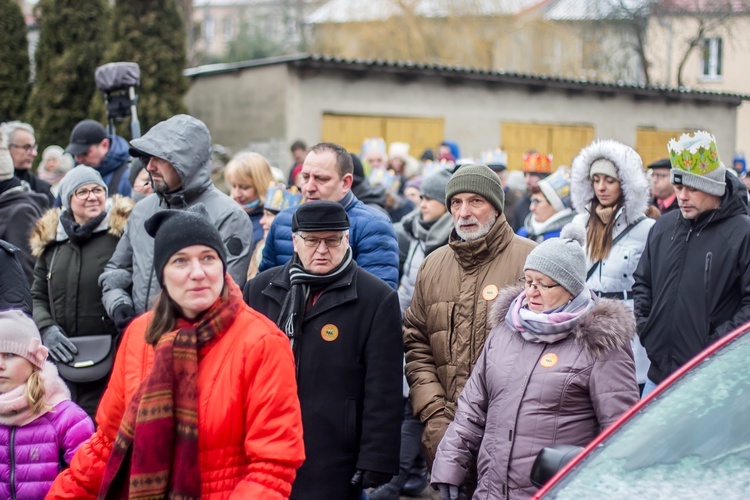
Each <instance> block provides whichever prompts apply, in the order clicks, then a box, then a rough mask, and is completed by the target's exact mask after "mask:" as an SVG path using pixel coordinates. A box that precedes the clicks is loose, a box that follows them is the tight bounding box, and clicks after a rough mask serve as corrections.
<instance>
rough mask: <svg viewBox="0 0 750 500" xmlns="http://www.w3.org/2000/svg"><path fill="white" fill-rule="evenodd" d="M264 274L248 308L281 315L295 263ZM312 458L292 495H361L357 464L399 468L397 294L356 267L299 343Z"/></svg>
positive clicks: (249, 291) (344, 499)
mask: <svg viewBox="0 0 750 500" xmlns="http://www.w3.org/2000/svg"><path fill="white" fill-rule="evenodd" d="M291 264H292V261H290V262H288V263H287V264H286V265H284V266H279V267H274V268H272V269H269V270H267V271H264V272H262V273H260V274H259V275H258V276H256V277H255V278H254V279H253V280H252V281H249V282H248V283H247V284H246V285H245V288H244V298H245V302H247V303H248V304H249V305H250V307H252V308H253V309H255V310H257V311H259V312H261V313H262V314H265V315H266V316H267V317H268V318H270V319H271V320H272V321H276V320H277V319H278V315H279V312H280V310H281V306H282V304H283V303H284V299H285V297H286V295H287V293H288V292H289V290H290V283H289V267H290V266H291ZM293 351H294V357H295V361H296V364H297V384H298V394H299V399H300V404H301V407H302V425H303V429H304V440H305V455H306V457H307V458H306V460H305V463H304V464H303V465H302V467H301V468H300V469H299V470H298V471H297V478H296V480H295V482H294V484H293V486H292V495H291V498H292V499H293V500H306V499H310V500H312V499H316V500H317V499H322V498H325V499H327V500H349V499H352V500H359V498H360V495H361V492H362V486H361V483H360V484H357V485H352V484H351V478H352V476H353V475H354V473H355V472H356V470H357V469H361V470H365V471H376V472H381V473H386V474H394V475H395V474H397V473H398V462H399V448H400V440H401V416H402V411H403V401H402V396H401V385H402V376H403V367H402V356H403V351H404V349H403V341H402V337H401V313H400V309H399V303H398V295H397V294H396V292H395V290H393V289H392V288H391V287H390V286H388V285H387V284H386V283H385V282H384V281H382V280H381V279H379V278H377V277H375V276H374V275H372V274H370V273H368V272H367V271H365V270H363V269H361V268H359V267H358V266H357V264H356V263H355V262H352V265H351V266H350V268H349V269H348V270H347V271H346V272H344V273H343V274H342V276H341V277H340V278H339V279H338V280H337V281H336V282H334V283H332V284H331V285H329V286H328V287H326V288H325V289H324V291H323V292H322V294H321V295H320V297H319V298H318V300H317V301H316V302H315V304H314V305H313V306H312V307H311V308H309V310H308V311H307V312H306V313H305V317H304V319H303V323H302V334H301V335H300V336H299V337H298V338H296V339H295V341H294V344H293Z"/></svg>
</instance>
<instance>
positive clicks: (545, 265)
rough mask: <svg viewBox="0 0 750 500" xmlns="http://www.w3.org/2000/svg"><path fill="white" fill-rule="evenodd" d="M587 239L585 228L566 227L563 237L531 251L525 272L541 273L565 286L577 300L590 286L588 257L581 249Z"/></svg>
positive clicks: (573, 225) (551, 239)
mask: <svg viewBox="0 0 750 500" xmlns="http://www.w3.org/2000/svg"><path fill="white" fill-rule="evenodd" d="M584 238H585V233H584V230H583V228H581V227H580V226H578V225H575V224H568V225H566V226H565V227H564V228H563V230H562V232H561V233H560V237H559V238H550V239H548V240H544V241H543V242H542V243H541V244H540V245H539V246H538V247H536V248H535V249H534V250H532V251H531V253H530V254H529V256H528V257H526V264H524V266H523V270H524V271H526V270H527V269H531V270H532V271H538V272H540V273H542V274H543V275H545V276H547V277H549V278H550V279H552V280H553V281H555V282H556V283H559V284H560V285H562V287H563V288H565V289H566V290H567V291H569V292H570V293H572V294H573V296H574V297H575V296H577V295H579V294H580V293H581V292H582V291H583V288H584V286H585V284H586V255H585V254H584V253H583V247H582V246H581V245H582V243H583V240H584Z"/></svg>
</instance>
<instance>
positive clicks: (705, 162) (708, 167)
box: [667, 131, 727, 196]
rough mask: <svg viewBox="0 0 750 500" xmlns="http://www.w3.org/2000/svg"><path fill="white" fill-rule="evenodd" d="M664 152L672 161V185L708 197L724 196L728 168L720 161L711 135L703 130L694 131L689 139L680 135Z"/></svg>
mask: <svg viewBox="0 0 750 500" xmlns="http://www.w3.org/2000/svg"><path fill="white" fill-rule="evenodd" d="M667 149H668V150H669V160H670V161H671V162H672V170H671V171H670V180H671V182H672V184H675V185H677V184H683V185H685V186H689V187H691V188H695V189H697V190H698V191H702V192H704V193H707V194H710V195H714V196H724V191H725V190H726V179H725V177H724V176H725V175H726V171H727V169H726V167H725V166H724V164H723V163H721V160H719V152H718V151H717V149H716V139H715V138H714V136H713V135H711V134H709V133H708V132H703V131H699V132H695V134H693V136H692V137H691V136H690V135H689V134H682V135H681V136H680V139H679V140H675V139H672V140H671V141H669V144H667Z"/></svg>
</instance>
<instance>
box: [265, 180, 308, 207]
mask: <svg viewBox="0 0 750 500" xmlns="http://www.w3.org/2000/svg"><path fill="white" fill-rule="evenodd" d="M301 203H302V195H301V194H299V193H298V192H297V187H296V186H292V188H291V190H289V191H287V190H286V189H285V188H284V185H283V184H276V185H273V186H271V187H269V188H268V191H266V201H265V203H264V204H263V208H264V209H265V210H269V211H271V212H276V213H279V212H281V211H282V210H286V209H287V208H290V207H296V206H298V205H300V204H301Z"/></svg>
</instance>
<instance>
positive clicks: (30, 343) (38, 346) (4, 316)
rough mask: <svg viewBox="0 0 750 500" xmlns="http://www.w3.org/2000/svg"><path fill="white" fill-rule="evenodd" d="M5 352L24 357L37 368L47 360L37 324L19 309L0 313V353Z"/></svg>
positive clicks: (45, 349)
mask: <svg viewBox="0 0 750 500" xmlns="http://www.w3.org/2000/svg"><path fill="white" fill-rule="evenodd" d="M4 352H9V353H12V354H17V355H19V356H22V357H24V358H26V359H28V360H29V362H31V364H33V365H34V366H36V367H37V368H42V367H43V366H44V360H46V359H47V348H46V347H45V346H43V345H42V337H41V335H40V334H39V329H38V328H37V327H36V324H35V323H34V321H32V319H31V318H29V317H28V316H26V315H25V314H24V313H23V312H21V311H19V310H17V309H11V310H9V311H2V312H0V353H4Z"/></svg>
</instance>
